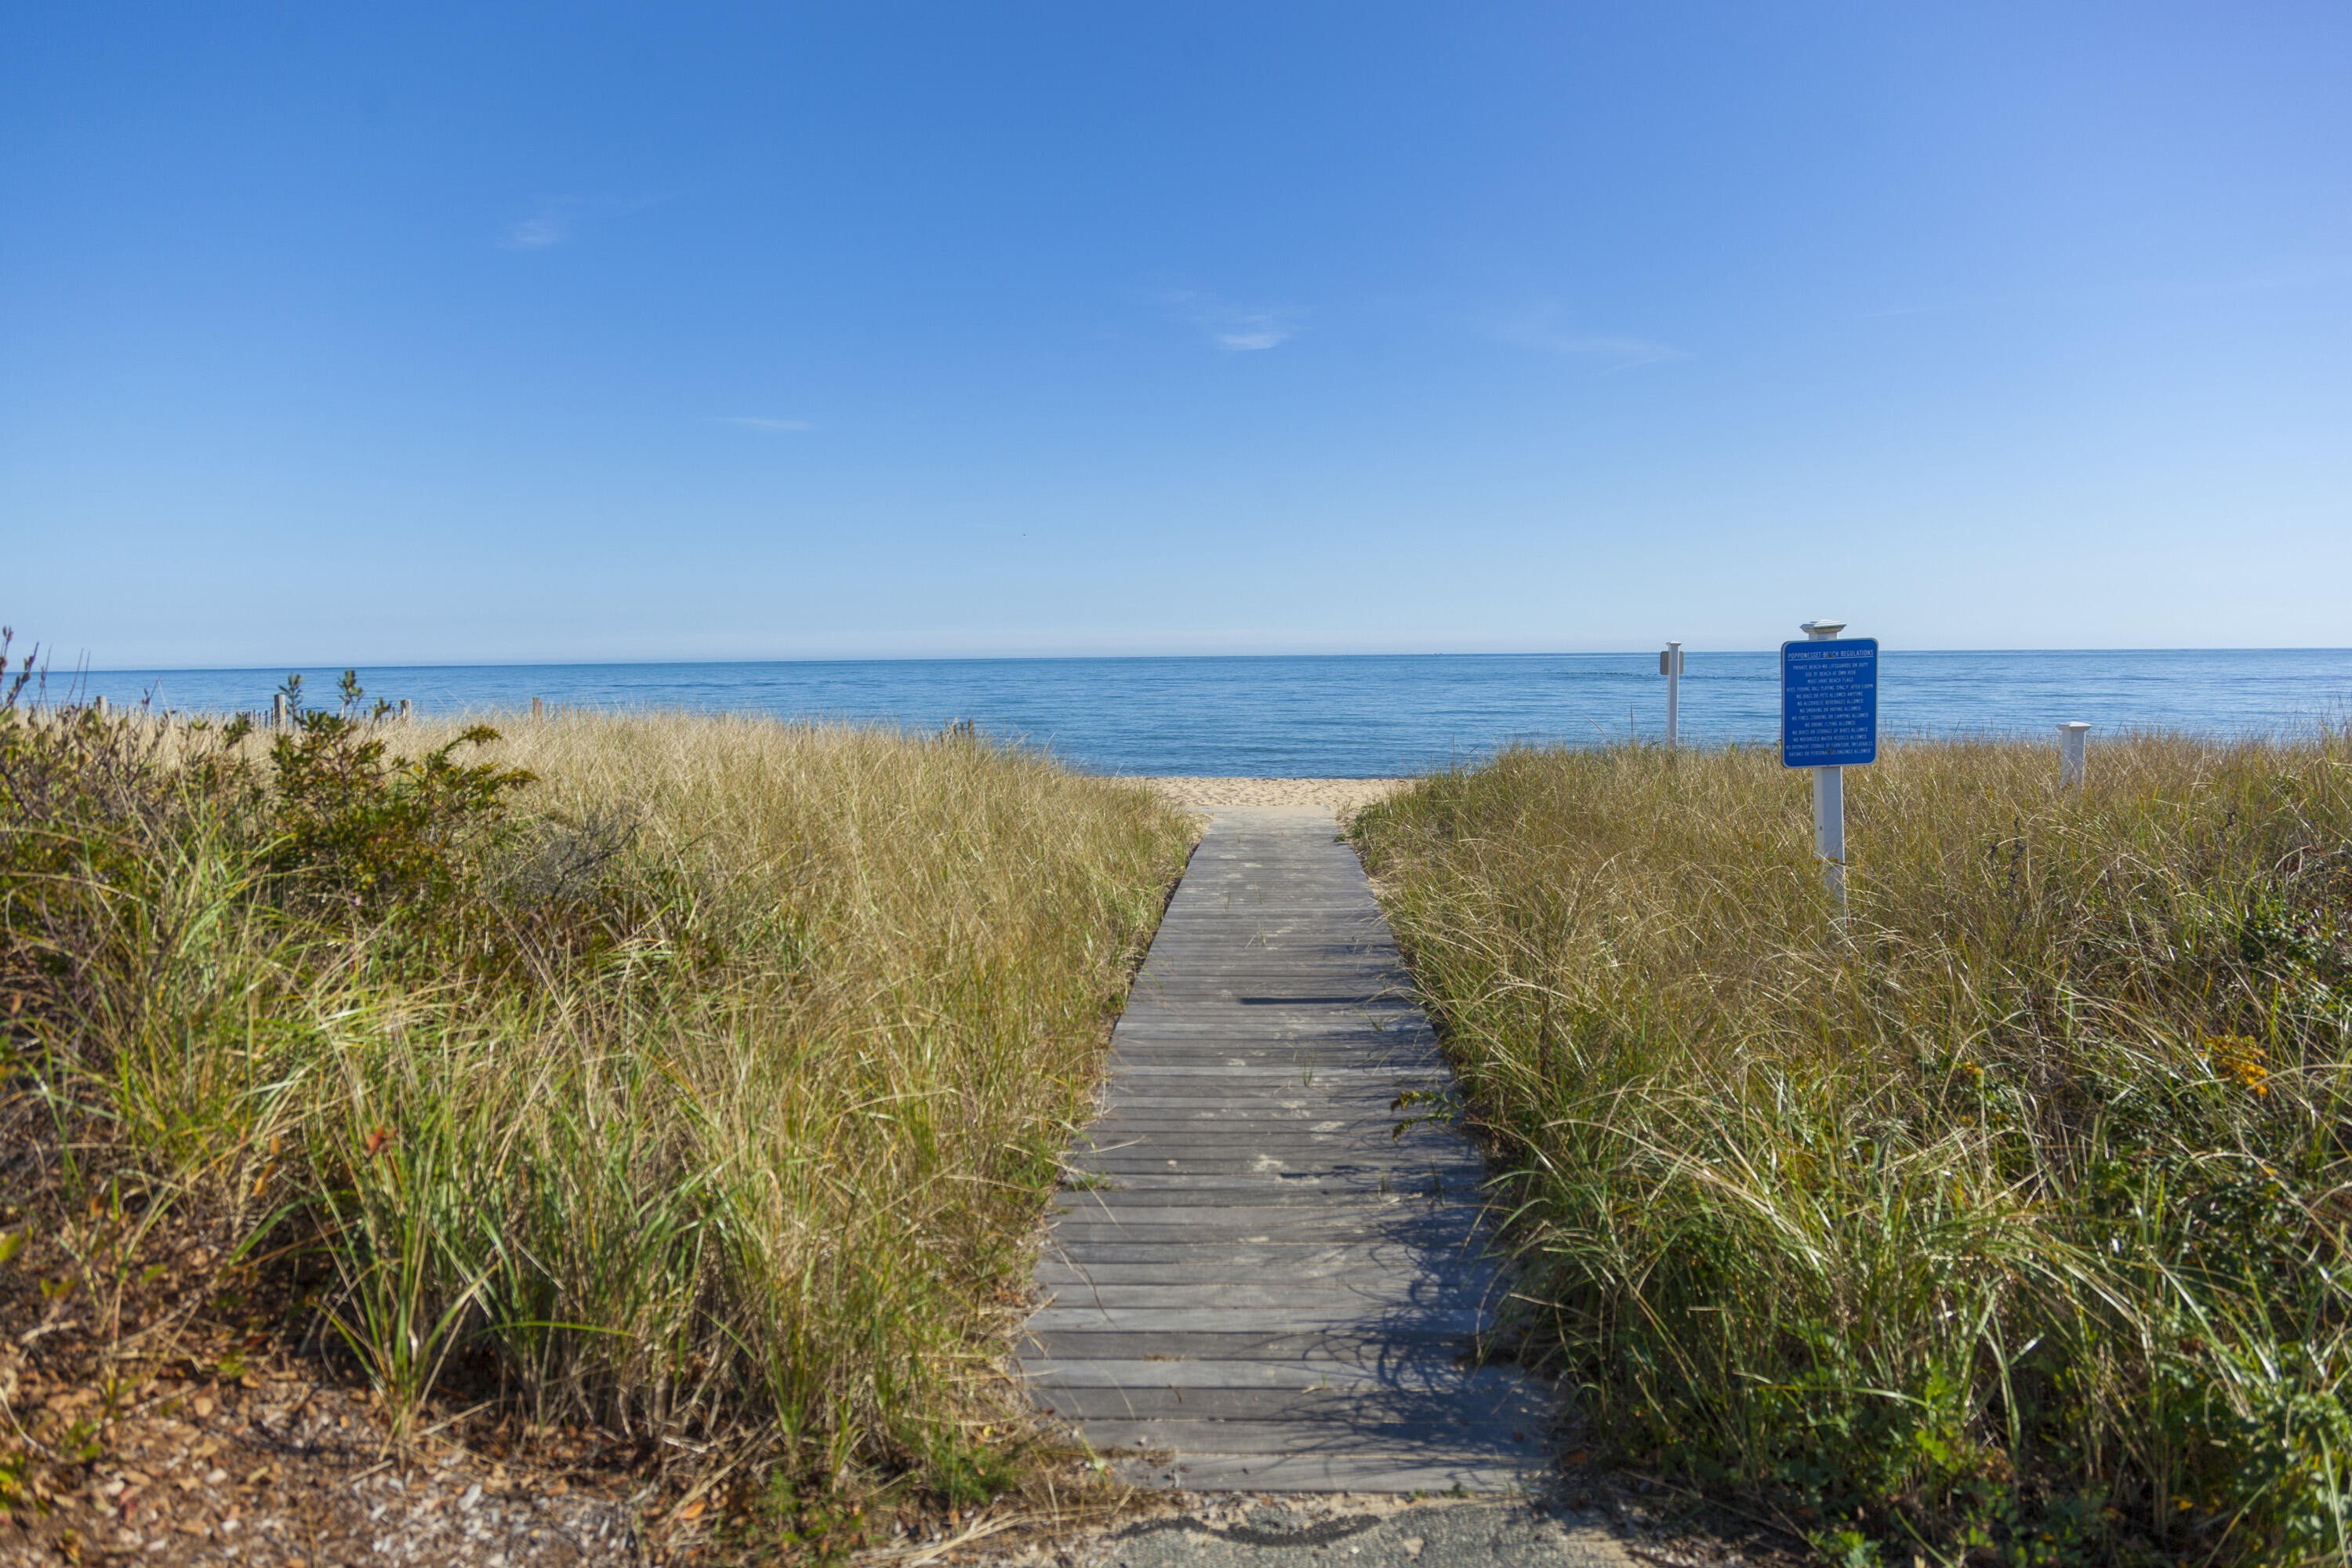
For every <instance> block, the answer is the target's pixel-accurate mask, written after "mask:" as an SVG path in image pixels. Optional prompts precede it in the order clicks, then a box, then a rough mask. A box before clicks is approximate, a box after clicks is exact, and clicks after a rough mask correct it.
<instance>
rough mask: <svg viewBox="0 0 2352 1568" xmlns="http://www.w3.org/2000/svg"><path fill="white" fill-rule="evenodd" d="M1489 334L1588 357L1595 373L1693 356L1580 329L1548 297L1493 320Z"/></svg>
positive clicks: (1642, 340)
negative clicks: (1525, 308) (1526, 307)
mask: <svg viewBox="0 0 2352 1568" xmlns="http://www.w3.org/2000/svg"><path fill="white" fill-rule="evenodd" d="M1486 335H1487V336H1489V337H1491V338H1494V339H1496V340H1497V341H1498V342H1507V343H1516V344H1517V345H1518V346H1519V347H1521V348H1527V349H1536V350H1539V351H1541V352H1542V353H1553V354H1569V355H1574V356H1576V357H1579V358H1581V359H1585V360H1589V361H1591V363H1592V364H1593V366H1594V369H1595V372H1596V373H1597V374H1608V373H1610V372H1612V371H1621V370H1637V369H1639V368H1640V367H1642V366H1643V365H1645V364H1663V363H1665V362H1666V361H1668V360H1677V359H1688V358H1690V357H1691V355H1690V351H1689V350H1687V349H1678V348H1675V346H1674V345H1673V344H1671V343H1662V342H1654V341H1653V340H1651V339H1649V338H1637V337H1633V336H1630V335H1628V334H1626V333H1622V332H1594V331H1583V330H1580V329H1579V328H1578V327H1577V326H1575V325H1574V324H1573V323H1572V322H1571V321H1570V320H1569V317H1568V313H1567V312H1566V311H1565V310H1562V309H1560V307H1559V305H1558V304H1557V303H1556V302H1553V301H1549V300H1547V301H1545V302H1544V303H1543V304H1541V305H1538V306H1536V307H1535V308H1534V309H1532V310H1523V311H1521V312H1519V313H1518V314H1517V315H1514V316H1505V317H1501V318H1498V319H1496V320H1495V321H1490V322H1489V323H1487V327H1486Z"/></svg>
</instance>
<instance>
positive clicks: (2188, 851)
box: [1355, 736, 2352, 1563]
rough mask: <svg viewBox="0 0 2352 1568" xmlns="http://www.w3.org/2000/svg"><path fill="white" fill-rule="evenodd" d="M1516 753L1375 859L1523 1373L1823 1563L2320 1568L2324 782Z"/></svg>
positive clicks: (2326, 1421) (2336, 758)
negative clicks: (1488, 1149) (1475, 1178)
mask: <svg viewBox="0 0 2352 1568" xmlns="http://www.w3.org/2000/svg"><path fill="white" fill-rule="evenodd" d="M2056 772H2057V769H2056V758H2055V755H2054V752H2053V750H2052V749H2051V748H2049V747H2047V746H2035V745H2025V744H2011V743H1998V742H1986V743H1949V744H1924V743H1923V744H1906V745H1899V746H1892V747H1889V748H1888V749H1887V751H1886V752H1885V756H1884V759H1883V760H1882V761H1881V763H1878V764H1877V765H1876V766H1874V767H1870V768H1864V769H1857V770H1853V771H1851V772H1850V773H1849V775H1848V778H1849V784H1848V797H1849V830H1848V832H1849V846H1850V848H1851V852H1852V855H1853V872H1852V879H1853V880H1852V886H1853V918H1852V921H1851V922H1850V925H1849V926H1848V927H1847V928H1846V930H1845V931H1843V932H1841V931H1840V930H1839V928H1838V927H1837V926H1836V925H1835V924H1834V922H1833V921H1832V918H1831V915H1832V911H1831V909H1830V907H1829V905H1828V903H1827V900H1826V898H1825V895H1824V893H1823V889H1822V883H1821V879H1820V876H1819V872H1818V869H1817V868H1816V867H1815V866H1814V864H1813V863H1812V860H1811V842H1810V839H1811V816H1810V806H1809V800H1808V795H1807V780H1806V777H1805V775H1804V774H1802V773H1791V772H1789V771H1786V770H1783V769H1781V768H1780V766H1779V765H1778V762H1777V759H1776V758H1775V757H1774V756H1773V755H1772V754H1771V753H1770V752H1765V751H1758V750H1735V751H1721V752H1696V753H1685V754H1682V755H1680V756H1675V755H1672V754H1666V753H1662V752H1658V751H1655V750H1654V749H1647V748H1640V749H1636V748H1614V749H1610V750H1605V751H1585V752H1535V751H1519V752H1510V753H1507V754H1506V755H1504V756H1503V757H1501V758H1500V759H1498V760H1497V761H1496V763H1493V764H1492V765H1490V766H1487V767H1485V768H1481V769H1477V770H1475V771H1469V772H1465V773H1452V774H1447V775H1444V776H1440V777H1438V778H1435V779H1433V780H1430V781H1427V782H1426V783H1424V784H1423V785H1421V786H1420V787H1419V788H1418V789H1416V790H1414V791H1412V792H1410V793H1408V794H1406V795H1401V796H1399V797H1397V798H1396V799H1394V800H1392V801H1391V802H1389V803H1387V804H1385V805H1380V806H1376V807H1374V808H1372V809H1371V810H1370V812H1369V813H1367V814H1366V815H1365V816H1362V817H1360V818H1359V819H1358V822H1357V825H1356V829H1355V832H1356V836H1357V838H1358V841H1359V843H1360V845H1361V846H1362V847H1363V848H1364V850H1365V853H1366V856H1367V858H1368V860H1369V862H1370V864H1371V866H1372V867H1373V868H1374V869H1375V871H1376V873H1377V874H1378V875H1379V877H1380V879H1381V884H1382V889H1383V897H1384V899H1385V900H1386V902H1387V905H1388V908H1389V910H1390V912H1391V916H1392V918H1393V919H1394V921H1395V923H1396V925H1397V927H1398V931H1399V934H1400V936H1401V938H1402V941H1403V942H1404V943H1405V945H1406V947H1407V950H1408V952H1409V954H1410V956H1411V959H1412V964H1413V968H1414V973H1415V974H1416V977H1417V978H1418V980H1419V982H1420V984H1421V985H1422V987H1423V991H1424V993H1425V994H1427V996H1428V997H1429V999H1430V1000H1431V1002H1432V1003H1433V1005H1434V1007H1435V1009H1436V1010H1437V1012H1438V1013H1439V1014H1440V1016H1441V1018H1442V1021H1443V1024H1444V1028H1445V1032H1446V1034H1447V1037H1448V1039H1449V1042H1450V1046H1451V1048H1452V1049H1453V1050H1454V1053H1455V1056H1456V1059H1457V1061H1458V1062H1459V1064H1460V1065H1461V1067H1462V1069H1463V1071H1464V1074H1465V1079H1467V1083H1468V1087H1469V1089H1470V1091H1471V1094H1472V1097H1473V1100H1474V1101H1475V1104H1476V1105H1477V1107H1478V1108H1479V1110H1480V1111H1481V1113H1482V1114H1483V1115H1484V1116H1485V1117H1486V1119H1487V1120H1488V1121H1489V1123H1490V1125H1491V1126H1492V1127H1493V1128H1494V1129H1495V1130H1496V1132H1497V1134H1498V1135H1499V1136H1500V1138H1501V1139H1502V1142H1503V1144H1504V1146H1505V1148H1506V1149H1507V1152H1508V1154H1509V1156H1510V1158H1511V1160H1512V1162H1513V1163H1514V1164H1515V1165H1516V1166H1517V1169H1518V1170H1519V1172H1520V1179H1519V1181H1518V1182H1517V1184H1516V1185H1515V1187H1514V1188H1513V1189H1512V1190H1513V1191H1514V1193H1515V1194H1516V1197H1515V1201H1516V1203H1517V1205H1518V1207H1517V1220H1516V1224H1515V1236H1516V1237H1517V1245H1518V1247H1520V1249H1521V1251H1522V1254H1523V1256H1524V1257H1525V1258H1526V1259H1527V1262H1528V1275H1527V1278H1526V1295H1527V1297H1528V1322H1527V1326H1528V1331H1529V1332H1530V1334H1531V1335H1532V1343H1533V1344H1534V1346H1535V1347H1536V1348H1537V1350H1538V1351H1539V1352H1541V1353H1544V1354H1546V1355H1548V1356H1549V1357H1551V1358H1553V1359H1554V1360H1555V1361H1556V1362H1558V1363H1559V1364H1560V1365H1561V1366H1562V1367H1563V1369H1564V1370H1566V1371H1567V1372H1568V1373H1570V1375H1571V1376H1572V1377H1573V1378H1574V1379H1575V1380H1576V1381H1577V1382H1578V1383H1580V1384H1582V1385H1583V1386H1584V1388H1585V1389H1586V1390H1587V1397H1588V1400H1589V1402H1590V1404H1591V1406H1592V1408H1593V1409H1594V1412H1595V1414H1596V1415H1598V1416H1599V1417H1600V1418H1601V1429H1602V1430H1603V1431H1605V1432H1608V1433H1611V1434H1612V1436H1613V1437H1614V1439H1615V1440H1616V1441H1617V1442H1619V1443H1620V1444H1622V1447H1623V1449H1624V1450H1625V1451H1626V1452H1628V1453H1630V1454H1632V1455H1634V1456H1637V1457H1639V1458H1642V1459H1643V1461H1645V1462H1652V1463H1660V1464H1664V1465H1667V1466H1670V1467H1673V1468H1678V1469H1680V1470H1681V1471H1682V1472H1683V1473H1684V1474H1685V1475H1687V1476H1689V1477H1692V1478H1694V1479H1697V1480H1699V1481H1700V1482H1702V1483H1704V1484H1706V1485H1707V1486H1709V1487H1711V1488H1717V1489H1725V1490H1727V1491H1730V1492H1734V1493H1738V1494H1740V1495H1742V1496H1744V1497H1746V1498H1747V1499H1748V1500H1750V1501H1751V1503H1753V1502H1755V1501H1759V1500H1760V1501H1761V1502H1763V1503H1765V1504H1768V1505H1769V1506H1770V1507H1772V1508H1774V1509H1777V1510H1781V1517H1783V1518H1784V1519H1786V1520H1788V1521H1790V1522H1791V1523H1792V1524H1794V1525H1795V1526H1797V1527H1798V1528H1801V1529H1803V1530H1805V1531H1807V1532H1808V1533H1811V1534H1812V1535H1813V1536H1814V1537H1815V1539H1816V1540H1818V1541H1820V1542H1822V1545H1823V1546H1824V1547H1825V1548H1826V1549H1828V1550H1830V1551H1832V1552H1834V1553H1837V1554H1840V1555H1843V1556H1851V1558H1852V1560H1853V1561H1871V1560H1874V1555H1873V1554H1874V1553H1875V1552H1878V1551H1880V1550H1881V1549H1882V1547H1884V1548H1885V1550H1886V1551H1887V1552H1889V1554H1890V1555H1891V1556H1892V1557H1893V1558H1894V1560H1896V1561H1907V1560H1908V1557H1909V1554H1910V1553H1911V1552H1915V1551H1916V1552H1922V1553H1924V1554H1927V1555H1929V1556H1931V1557H1932V1558H1934V1559H1935V1560H1938V1561H1943V1560H1948V1559H1950V1558H1951V1557H1952V1556H1953V1554H1955V1553H1958V1552H1965V1551H1967V1550H1969V1545H1970V1542H1979V1543H1980V1544H1981V1547H1982V1550H1983V1551H1985V1552H1993V1551H1996V1550H1997V1551H1999V1552H2002V1553H2004V1554H2006V1555H2005V1556H2004V1560H2014V1561H2031V1562H2044V1561H2047V1562H2107V1561H2140V1560H2145V1561H2151V1562H2152V1561H2172V1560H2174V1559H2175V1558H2176V1557H2177V1556H2179V1554H2181V1553H2184V1552H2185V1553H2187V1554H2188V1555H2189V1557H2190V1558H2191V1559H2192V1560H2199V1561H2261V1562H2267V1563H2279V1562H2292V1561H2339V1560H2341V1559H2342V1557H2343V1556H2344V1554H2345V1552H2346V1550H2347V1529H2346V1527H2347V1508H2346V1503H2345V1486H2346V1483H2347V1479H2352V1471H2348V1470H2347V1465H2352V1413H2347V1375H2352V1288H2347V1279H2352V1275H2347V1272H2346V1266H2345V1258H2346V1254H2345V1250H2344V1248H2345V1239H2346V1238H2345V1226H2346V1225H2347V1219H2352V1205H2347V1199H2346V1194H2347V1173H2352V1163H2347V1162H2348V1161H2352V1125H2347V1105H2352V1070H2347V1069H2348V1068H2352V992H2347V983H2352V746H2348V745H2347V743H2346V742H2345V740H2344V739H2343V738H2342V737H2340V736H2339V737H2331V738H2329V739H2327V740H2326V741H2325V742H2320V743H2312V744H2303V745H2292V746H2272V745H2235V746H2229V745H2209V744H2203V743H2200V742H2194V741H2189V740H2183V739H2178V738H2168V737H2163V736H2146V737H2139V738H2136V739H2132V740H2128V741H2125V742H2117V743H2114V744H2110V745H2107V746H2104V747H2100V748H2097V749H2095V752H2094V753H2093V756H2092V763H2091V784H2090V787H2089V789H2088V790H2087V791H2086V792H2084V793H2083V794H2080V795H2075V794H2068V793H2062V792H2061V791H2060V790H2059V789H2058V787H2057V779H2056Z"/></svg>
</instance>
